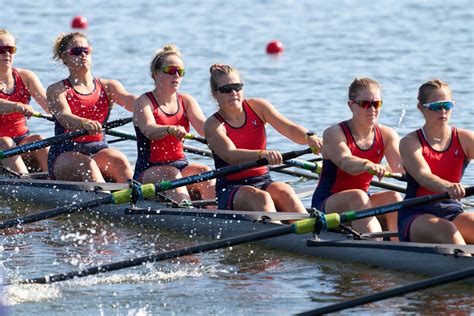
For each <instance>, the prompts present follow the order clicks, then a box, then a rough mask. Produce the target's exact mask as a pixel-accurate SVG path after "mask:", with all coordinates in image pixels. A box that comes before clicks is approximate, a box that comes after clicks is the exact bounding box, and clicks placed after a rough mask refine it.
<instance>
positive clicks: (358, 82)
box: [349, 77, 381, 100]
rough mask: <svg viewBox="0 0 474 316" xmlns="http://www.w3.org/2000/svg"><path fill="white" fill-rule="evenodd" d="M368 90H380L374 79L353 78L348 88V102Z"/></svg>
mask: <svg viewBox="0 0 474 316" xmlns="http://www.w3.org/2000/svg"><path fill="white" fill-rule="evenodd" d="M370 88H378V89H379V90H381V88H380V85H379V83H378V82H377V81H375V80H374V79H371V78H366V77H358V78H355V79H354V81H352V83H351V85H350V86H349V100H355V99H356V98H357V96H358V95H359V93H360V91H361V90H363V89H370Z"/></svg>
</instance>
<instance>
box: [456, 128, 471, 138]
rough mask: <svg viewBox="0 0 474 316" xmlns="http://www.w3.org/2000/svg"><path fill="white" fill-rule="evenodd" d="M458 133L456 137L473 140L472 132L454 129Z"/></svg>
mask: <svg viewBox="0 0 474 316" xmlns="http://www.w3.org/2000/svg"><path fill="white" fill-rule="evenodd" d="M456 129H457V131H458V135H459V136H460V137H461V138H466V139H473V138H474V131H471V130H468V129H465V128H456Z"/></svg>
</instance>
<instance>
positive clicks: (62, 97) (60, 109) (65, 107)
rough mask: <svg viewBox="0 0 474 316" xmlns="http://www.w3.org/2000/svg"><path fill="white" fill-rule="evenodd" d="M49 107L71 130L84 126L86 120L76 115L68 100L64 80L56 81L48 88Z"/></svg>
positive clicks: (65, 126)
mask: <svg viewBox="0 0 474 316" xmlns="http://www.w3.org/2000/svg"><path fill="white" fill-rule="evenodd" d="M46 97H47V99H48V107H49V110H50V111H51V114H53V115H54V118H55V119H56V120H57V121H58V123H59V124H61V126H62V127H64V128H66V129H69V130H78V129H82V128H83V123H85V122H86V120H85V119H84V118H82V117H80V116H77V115H74V114H72V112H71V108H70V107H69V104H68V103H67V100H66V89H65V88H64V85H63V84H62V82H56V83H54V84H52V85H50V86H49V87H48V89H47V90H46Z"/></svg>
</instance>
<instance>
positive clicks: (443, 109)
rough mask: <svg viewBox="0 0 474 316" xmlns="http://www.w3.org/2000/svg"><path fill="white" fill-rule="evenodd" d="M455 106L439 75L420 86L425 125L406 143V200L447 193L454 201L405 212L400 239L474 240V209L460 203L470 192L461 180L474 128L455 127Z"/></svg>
mask: <svg viewBox="0 0 474 316" xmlns="http://www.w3.org/2000/svg"><path fill="white" fill-rule="evenodd" d="M453 106H454V101H453V100H452V95H451V89H450V88H449V86H448V84H447V83H445V82H443V81H441V80H439V79H435V80H430V81H428V82H426V83H424V84H423V85H422V86H421V87H420V89H419V91H418V105H417V107H418V110H419V111H420V112H421V114H423V117H424V118H425V124H424V125H423V127H422V128H420V129H418V130H416V131H414V132H411V133H410V134H408V135H407V136H405V137H404V138H403V139H402V140H401V142H400V153H401V155H402V159H403V164H404V167H405V169H406V171H407V176H408V184H407V193H406V196H405V198H413V197H416V196H422V195H428V194H434V193H436V192H438V193H439V192H447V193H448V194H449V196H450V198H451V199H450V200H446V201H442V202H439V203H435V204H429V205H426V206H420V207H416V208H412V209H408V210H405V211H400V212H399V213H398V233H399V237H400V240H404V241H416V242H431V243H450V244H466V243H468V244H474V213H470V212H463V210H462V205H461V203H459V202H458V201H456V200H458V199H461V198H462V197H464V195H465V190H464V187H463V186H462V185H461V183H459V182H460V181H461V178H462V176H463V174H464V169H465V168H466V166H467V164H468V163H469V161H470V160H471V159H472V158H474V132H472V131H470V130H465V129H461V128H455V127H452V126H450V125H449V119H450V118H451V113H452V109H453Z"/></svg>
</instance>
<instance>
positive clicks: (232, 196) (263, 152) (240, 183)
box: [204, 64, 322, 213]
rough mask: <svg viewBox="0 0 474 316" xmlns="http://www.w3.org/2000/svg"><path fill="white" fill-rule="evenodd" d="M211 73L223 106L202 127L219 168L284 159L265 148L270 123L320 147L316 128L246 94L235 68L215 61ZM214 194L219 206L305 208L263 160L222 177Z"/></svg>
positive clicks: (213, 87)
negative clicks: (307, 128) (262, 163)
mask: <svg viewBox="0 0 474 316" xmlns="http://www.w3.org/2000/svg"><path fill="white" fill-rule="evenodd" d="M210 73H211V77H210V84H211V93H212V96H213V97H214V99H215V100H216V101H217V104H218V106H219V110H218V111H217V112H216V113H214V115H212V116H211V117H209V118H208V119H207V121H206V124H205V127H204V128H205V133H206V138H207V141H208V143H209V147H210V148H211V149H212V151H213V153H214V161H215V165H216V168H220V167H223V166H227V165H230V164H236V163H242V162H248V161H252V160H257V159H260V158H266V159H267V160H268V161H269V163H270V164H281V163H282V156H281V154H280V153H279V152H278V151H277V150H267V148H266V143H267V140H266V129H265V125H266V124H267V123H269V124H270V125H271V126H273V127H274V128H275V129H276V130H277V131H278V132H279V133H280V134H282V135H283V136H286V137H287V138H289V139H290V140H292V141H294V142H296V143H298V144H309V145H310V146H311V147H314V149H315V151H319V150H320V149H321V147H322V140H321V139H320V138H318V137H317V136H316V135H315V134H314V132H308V131H307V130H306V129H305V128H304V127H302V126H300V125H297V124H295V123H293V122H291V121H290V120H288V119H287V118H285V117H284V116H283V115H281V114H280V113H279V112H278V111H277V110H276V109H275V108H274V107H273V105H272V104H271V103H270V102H268V101H267V100H264V99H257V98H249V99H246V98H244V93H243V83H242V80H241V78H240V74H239V72H238V70H237V69H235V68H233V67H232V66H229V65H221V64H216V65H212V66H211V68H210ZM216 195H217V200H218V206H219V208H220V209H235V210H251V211H266V212H276V211H282V212H299V213H305V212H306V209H305V207H304V206H303V204H302V203H301V201H300V200H299V199H298V197H297V196H296V194H295V192H294V190H293V189H292V188H291V187H290V186H289V185H287V184H286V183H283V182H273V180H272V179H271V177H270V174H269V172H268V168H267V167H265V166H264V167H257V168H252V169H249V170H245V171H242V172H239V173H237V174H233V175H230V176H227V177H225V178H219V179H218V180H217V185H216Z"/></svg>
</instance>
